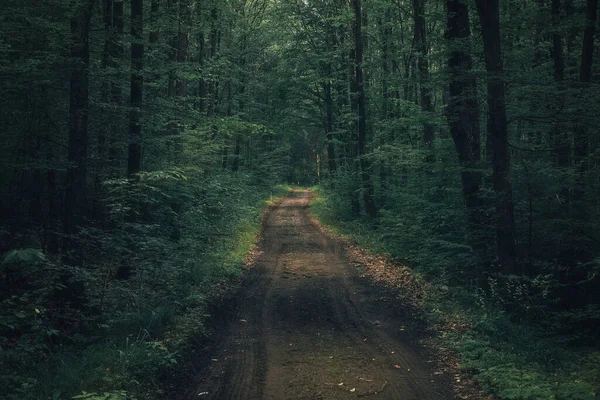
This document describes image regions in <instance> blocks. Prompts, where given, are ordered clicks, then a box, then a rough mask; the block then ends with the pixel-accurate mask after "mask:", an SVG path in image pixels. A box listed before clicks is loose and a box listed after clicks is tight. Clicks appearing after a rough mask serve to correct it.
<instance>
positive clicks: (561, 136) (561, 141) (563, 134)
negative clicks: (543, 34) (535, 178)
mask: <svg viewBox="0 0 600 400" xmlns="http://www.w3.org/2000/svg"><path fill="white" fill-rule="evenodd" d="M551 13H552V25H553V26H554V31H553V32H552V63H553V69H554V80H555V81H556V82H557V85H558V90H559V91H560V92H562V91H563V90H564V84H563V83H562V82H563V81H564V79H565V59H564V54H563V44H562V34H561V29H560V0H552V6H551ZM564 102H565V99H564V96H562V95H561V100H560V104H559V105H558V106H559V107H560V108H562V107H563V106H564ZM567 132H568V131H567V129H566V127H565V125H564V124H561V123H558V122H554V123H552V139H553V142H554V149H553V161H554V163H555V164H556V165H557V166H558V167H563V168H564V167H568V166H569V162H570V160H569V158H570V157H569V156H570V153H571V149H570V146H569V136H568V133H567Z"/></svg>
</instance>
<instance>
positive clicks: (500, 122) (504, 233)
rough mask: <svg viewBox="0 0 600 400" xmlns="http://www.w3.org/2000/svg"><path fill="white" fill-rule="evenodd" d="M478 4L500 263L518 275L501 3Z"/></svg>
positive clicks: (487, 0) (479, 0) (479, 1)
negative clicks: (485, 76)
mask: <svg viewBox="0 0 600 400" xmlns="http://www.w3.org/2000/svg"><path fill="white" fill-rule="evenodd" d="M475 3H476V5H477V11H478V13H479V19H480V23H481V33H482V36H483V49H484V53H485V65H486V70H487V92H488V126H487V128H488V137H489V140H490V146H491V150H492V167H493V176H492V180H493V183H494V191H495V192H496V214H497V215H496V217H497V241H498V261H499V263H500V266H501V270H502V272H503V273H505V274H515V273H517V272H518V270H517V259H516V258H517V251H516V243H515V240H516V230H515V216H514V204H513V200H512V185H511V182H510V152H509V148H508V129H507V121H506V103H505V101H506V100H505V89H504V76H503V63H502V48H501V45H500V39H501V36H500V10H499V0H476V1H475Z"/></svg>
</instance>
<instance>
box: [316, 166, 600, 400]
mask: <svg viewBox="0 0 600 400" xmlns="http://www.w3.org/2000/svg"><path fill="white" fill-rule="evenodd" d="M355 178H356V177H355ZM351 179H353V177H352V175H351V174H344V173H342V174H338V175H336V176H335V178H334V179H331V180H330V181H327V182H324V184H323V185H321V186H319V187H315V188H313V191H314V192H315V193H316V197H315V199H314V201H313V206H312V212H313V214H314V216H315V217H317V219H319V220H320V221H321V222H322V223H324V224H326V225H329V226H331V227H332V228H333V230H334V231H335V232H337V233H341V234H343V235H345V236H347V237H349V238H350V239H351V240H353V241H355V242H357V243H358V244H359V245H361V246H363V247H367V248H369V249H371V250H372V251H374V252H376V253H387V254H390V255H391V256H392V257H393V258H395V259H396V260H398V261H401V262H402V263H403V264H407V265H409V266H411V267H412V268H413V270H414V271H415V273H416V274H419V275H422V276H423V277H424V279H426V280H427V281H429V282H430V283H432V284H433V285H431V286H430V290H428V291H427V293H428V294H427V296H426V298H425V301H424V303H423V309H422V310H419V313H420V315H421V317H422V318H424V319H426V320H428V321H429V322H430V323H431V324H433V325H438V326H444V324H446V323H448V322H453V321H454V316H456V315H457V314H460V316H461V318H465V319H466V320H468V321H470V323H469V325H470V326H471V328H470V329H469V330H468V331H467V333H465V334H460V333H457V332H455V331H452V330H450V331H444V332H442V337H441V339H440V340H441V341H442V342H441V346H444V347H451V348H454V349H455V350H456V351H457V352H458V354H459V355H460V358H461V364H462V368H464V369H466V370H468V371H469V372H471V373H472V374H473V375H474V376H475V378H476V379H477V380H478V381H479V382H480V384H481V386H482V387H483V388H484V389H485V390H486V391H487V392H489V393H491V394H495V395H497V396H498V397H499V398H501V399H519V400H543V399H554V400H575V399H580V400H595V399H596V397H595V396H596V394H597V393H600V386H599V384H598V382H600V362H598V361H599V357H600V352H599V350H598V348H597V347H594V346H591V347H590V346H589V345H588V346H585V347H584V346H574V345H573V343H574V342H573V337H574V336H575V335H577V334H581V335H585V334H586V333H585V332H578V331H579V330H574V329H573V325H571V326H569V328H570V331H569V332H566V333H564V334H561V329H563V331H564V330H565V326H568V325H565V323H564V321H566V320H567V319H566V318H567V317H564V318H562V317H561V316H563V315H564V314H565V312H557V311H553V305H554V304H555V303H556V299H555V298H554V297H553V295H552V294H553V291H554V290H555V289H556V287H557V282H556V279H555V276H554V275H551V274H539V275H536V276H533V277H529V276H526V277H516V276H502V275H501V274H494V273H488V274H487V275H486V282H487V287H486V289H485V290H483V289H477V288H476V287H475V284H474V283H475V282H474V278H475V277H474V275H472V271H473V266H474V265H475V262H476V261H478V260H477V258H476V255H474V254H473V252H472V251H471V249H470V247H469V246H468V245H467V244H466V243H465V231H464V229H465V227H464V222H462V221H464V216H463V215H462V211H461V210H462V205H461V204H462V203H460V202H461V201H462V200H461V198H460V193H447V192H446V193H444V194H441V192H440V191H439V190H436V189H432V190H430V191H428V192H423V191H422V190H421V189H422V185H421V184H419V185H415V186H413V187H411V185H410V184H407V185H405V186H403V187H401V188H400V189H396V191H394V190H390V191H388V192H387V193H386V201H385V202H384V203H383V205H382V209H381V210H380V212H379V215H378V218H377V220H376V221H369V220H368V219H366V218H365V217H364V216H360V215H358V216H354V217H349V212H348V211H349V208H348V205H349V200H348V196H349V193H348V191H343V190H340V189H339V188H340V187H345V186H346V185H347V183H345V182H344V181H345V180H351ZM429 184H430V186H432V187H434V188H435V187H436V185H435V182H430V183H429ZM420 188H421V189H420ZM350 195H351V194H350ZM440 196H441V198H440ZM441 199H443V200H444V201H441ZM381 200H382V199H380V201H381ZM457 210H458V211H457ZM490 240H491V243H493V240H492V239H490ZM479 261H480V260H479ZM492 262H493V261H492ZM440 287H444V290H439V288H440ZM581 312H582V311H581ZM594 312H595V311H594V310H592V309H590V310H589V311H588V312H587V314H586V315H576V316H573V318H572V320H571V321H579V322H580V321H593V320H594V319H595V318H597V316H596V315H595V314H594ZM577 317H579V318H577ZM576 326H577V325H576ZM596 326H597V325H596ZM588 337H589V336H588Z"/></svg>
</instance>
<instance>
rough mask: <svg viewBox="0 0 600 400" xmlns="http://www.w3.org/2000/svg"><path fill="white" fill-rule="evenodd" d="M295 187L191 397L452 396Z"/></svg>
mask: <svg viewBox="0 0 600 400" xmlns="http://www.w3.org/2000/svg"><path fill="white" fill-rule="evenodd" d="M309 197H310V193H309V192H306V191H294V192H292V193H291V195H290V196H289V197H287V198H286V199H284V201H283V202H282V203H281V204H280V205H279V206H278V207H276V208H275V209H273V210H271V211H270V212H269V214H268V216H267V218H266V222H265V226H264V232H263V241H262V243H261V247H262V250H263V254H262V255H261V256H260V257H259V259H258V260H257V262H256V265H255V267H254V268H253V269H252V270H251V271H249V272H248V273H247V274H246V276H245V278H244V282H243V283H242V288H241V290H240V292H239V293H238V294H237V296H236V304H235V306H234V311H233V312H231V313H230V316H229V318H230V323H229V325H228V326H229V327H228V328H227V329H226V330H225V331H224V332H220V333H218V334H219V335H220V336H221V337H222V339H221V341H220V344H219V345H218V346H217V347H216V348H215V349H214V352H213V354H214V356H213V357H214V358H213V359H212V360H210V361H208V362H209V364H210V365H209V367H207V368H206V369H205V371H204V373H203V374H202V375H201V376H200V377H199V379H198V383H197V384H196V386H195V389H194V390H193V391H190V393H189V395H188V398H190V399H191V398H194V399H219V400H228V399H231V400H284V399H306V400H317V399H323V400H329V399H352V398H379V399H402V400H443V399H450V398H451V395H450V394H449V391H448V390H447V385H446V382H445V381H444V380H443V378H440V377H438V376H435V375H433V371H432V370H431V369H430V365H429V364H427V363H426V361H425V360H424V359H423V358H422V357H421V356H420V355H419V352H418V351H417V350H415V349H414V348H413V347H412V346H411V345H409V344H408V343H407V342H405V341H403V340H401V339H399V338H398V335H397V334H394V332H397V331H398V330H399V329H400V327H402V326H403V325H404V323H403V321H402V320H401V319H400V318H398V317H397V314H396V313H395V311H394V310H393V308H394V307H395V306H394V305H393V304H391V303H386V302H382V301H380V296H379V293H378V290H377V287H376V286H373V285H367V284H365V282H364V281H362V280H361V279H359V277H358V275H359V272H358V271H357V269H356V268H355V267H353V266H351V265H350V264H349V263H348V262H346V260H345V257H344V255H343V254H341V253H340V251H339V250H338V247H339V245H338V243H337V242H336V241H335V240H332V239H329V238H328V237H327V236H326V235H325V234H324V233H322V232H321V231H320V230H319V228H318V227H317V226H316V225H315V224H314V223H313V222H312V221H311V219H310V217H309V214H308V204H309Z"/></svg>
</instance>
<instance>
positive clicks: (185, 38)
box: [175, 0, 193, 97]
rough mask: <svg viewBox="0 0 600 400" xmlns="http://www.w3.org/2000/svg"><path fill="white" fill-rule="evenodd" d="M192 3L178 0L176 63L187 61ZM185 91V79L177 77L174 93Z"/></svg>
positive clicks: (183, 92) (187, 0)
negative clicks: (178, 19) (178, 20)
mask: <svg viewBox="0 0 600 400" xmlns="http://www.w3.org/2000/svg"><path fill="white" fill-rule="evenodd" d="M192 15H193V13H192V4H191V3H190V1H189V0H179V18H180V22H179V30H178V33H177V63H178V64H182V63H185V62H187V60H188V53H189V47H190V32H189V31H190V29H191V26H192ZM186 93H187V83H186V81H185V79H182V78H181V77H178V78H177V80H176V84H175V94H176V95H177V96H179V97H183V96H185V95H186Z"/></svg>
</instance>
